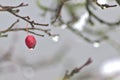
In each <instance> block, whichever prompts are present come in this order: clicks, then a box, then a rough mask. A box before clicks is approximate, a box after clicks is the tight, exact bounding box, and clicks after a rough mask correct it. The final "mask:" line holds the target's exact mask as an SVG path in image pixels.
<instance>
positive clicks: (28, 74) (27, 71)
mask: <svg viewBox="0 0 120 80" xmlns="http://www.w3.org/2000/svg"><path fill="white" fill-rule="evenodd" d="M23 75H24V77H25V78H28V79H31V78H33V77H34V76H35V72H34V69H33V68H32V67H26V68H24V70H23Z"/></svg>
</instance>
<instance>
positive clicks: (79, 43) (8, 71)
mask: <svg viewBox="0 0 120 80" xmlns="http://www.w3.org/2000/svg"><path fill="white" fill-rule="evenodd" d="M21 2H23V3H28V4H29V6H27V7H23V8H20V13H19V14H20V15H22V16H26V15H28V16H30V17H31V19H33V20H35V21H36V22H39V23H50V18H51V13H48V14H47V16H46V17H45V18H43V17H40V13H41V12H42V11H41V10H40V9H39V8H38V7H37V6H36V3H35V2H36V1H35V0H0V4H2V5H18V4H20V3H21ZM42 2H44V5H50V6H51V7H54V6H52V5H54V4H53V2H52V0H43V1H42ZM114 3H115V2H114ZM115 4H116V3H115ZM83 13H85V11H84V10H83V11H81V13H79V14H80V15H83ZM96 14H98V15H99V16H100V17H101V18H103V19H105V20H111V21H114V20H116V19H119V18H118V17H119V14H120V9H119V7H115V8H111V9H106V10H104V11H103V10H101V9H99V11H97V12H96ZM16 19H17V18H16V17H15V16H13V15H11V14H9V13H7V12H0V30H3V29H6V28H7V27H8V26H10V25H11V23H13V22H14V21H15V20H16ZM24 26H26V22H24V21H22V20H21V21H20V23H18V24H17V25H15V27H24ZM102 26H104V25H102V24H100V23H98V24H97V28H98V29H99V28H100V27H102ZM49 28H52V31H51V32H52V33H55V34H59V35H60V36H59V40H58V41H57V42H54V41H53V40H52V38H51V37H49V36H45V37H38V36H35V37H36V38H37V45H36V47H35V48H34V50H29V49H28V48H27V47H26V45H25V42H24V41H25V37H26V35H27V33H26V32H22V31H20V32H10V33H8V34H9V36H8V37H5V38H0V80H40V79H42V80H60V79H61V78H62V77H63V76H64V74H65V71H66V70H70V71H71V70H72V69H73V68H75V67H79V66H81V65H82V64H84V62H85V61H86V60H87V59H88V58H90V57H91V58H92V60H93V63H92V64H90V65H89V66H87V67H85V68H84V69H83V70H82V71H81V72H80V73H79V74H77V75H76V76H74V77H73V79H75V80H80V79H81V80H104V79H103V76H107V77H108V76H110V79H111V80H119V79H120V78H118V76H117V77H115V78H113V77H112V76H113V75H116V73H120V69H119V68H120V59H119V58H120V57H119V56H120V50H119V48H118V49H116V48H115V47H114V46H111V45H110V44H109V42H106V41H103V42H102V43H100V44H99V43H98V44H97V45H98V47H97V48H96V47H95V46H94V45H93V44H90V43H88V42H86V41H84V40H83V39H82V38H81V37H79V36H77V35H75V34H74V33H73V32H71V31H69V30H68V29H61V28H54V27H53V26H52V25H49ZM40 33H41V32H40ZM119 34H120V33H119V29H118V30H116V31H114V32H111V33H108V35H110V37H111V38H113V39H114V40H116V41H117V42H119V41H120V38H119ZM11 46H12V47H13V49H11V48H10V47H11ZM7 53H9V54H10V55H11V57H10V59H4V60H3V59H2V57H3V56H4V55H5V54H7ZM112 61H114V63H115V61H117V62H116V63H115V64H114V63H112V65H111V63H110V62H112ZM107 62H109V63H110V64H109V66H104V64H105V65H107ZM114 65H116V66H119V68H118V69H117V70H116V72H115V74H113V73H112V74H111V72H112V71H109V70H112V68H115V69H116V67H114ZM112 66H113V67H112ZM104 67H107V68H104ZM109 67H110V69H108V68H109ZM106 69H108V72H107V70H106ZM105 70H106V72H105ZM113 70H114V69H113ZM91 72H92V73H91ZM113 72H114V71H113ZM86 76H87V77H86ZM98 78H99V79H98Z"/></svg>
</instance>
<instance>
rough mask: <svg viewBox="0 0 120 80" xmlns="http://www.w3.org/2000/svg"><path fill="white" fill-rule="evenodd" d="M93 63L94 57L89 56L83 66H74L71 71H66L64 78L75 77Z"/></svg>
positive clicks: (65, 79) (66, 79)
mask: <svg viewBox="0 0 120 80" xmlns="http://www.w3.org/2000/svg"><path fill="white" fill-rule="evenodd" d="M91 63H92V59H91V58H89V59H88V60H87V61H86V62H85V63H84V64H83V65H82V66H81V67H78V68H74V69H73V70H72V71H71V72H70V73H68V71H66V74H65V76H64V78H63V79H62V80H68V79H70V78H71V77H73V76H74V75H75V74H76V73H79V72H80V71H81V70H82V69H83V68H84V67H86V66H88V65H89V64H91Z"/></svg>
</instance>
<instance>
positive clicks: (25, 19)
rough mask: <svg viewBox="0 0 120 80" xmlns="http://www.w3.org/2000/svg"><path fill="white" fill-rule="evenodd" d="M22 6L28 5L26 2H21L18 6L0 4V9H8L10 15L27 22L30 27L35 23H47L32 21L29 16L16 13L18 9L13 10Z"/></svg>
mask: <svg viewBox="0 0 120 80" xmlns="http://www.w3.org/2000/svg"><path fill="white" fill-rule="evenodd" d="M24 6H28V4H24V3H21V4H19V5H18V6H2V5H0V11H8V12H9V13H11V14H12V15H14V16H16V17H18V18H20V19H22V20H24V21H26V22H28V23H29V24H30V25H31V26H32V27H34V26H35V25H38V26H48V24H40V23H36V22H34V21H33V20H30V17H29V16H26V17H23V16H20V15H18V14H17V13H16V12H19V9H16V10H15V8H19V7H24Z"/></svg>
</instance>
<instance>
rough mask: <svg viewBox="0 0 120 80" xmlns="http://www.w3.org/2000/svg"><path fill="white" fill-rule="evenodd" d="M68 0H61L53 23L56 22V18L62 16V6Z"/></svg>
mask: <svg viewBox="0 0 120 80" xmlns="http://www.w3.org/2000/svg"><path fill="white" fill-rule="evenodd" d="M66 1H69V0H61V1H60V3H59V5H58V7H57V10H56V15H55V19H54V20H53V21H52V22H51V23H52V24H54V23H55V22H56V20H57V19H58V18H59V17H60V14H61V11H62V7H63V6H64V3H65V2H66Z"/></svg>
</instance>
